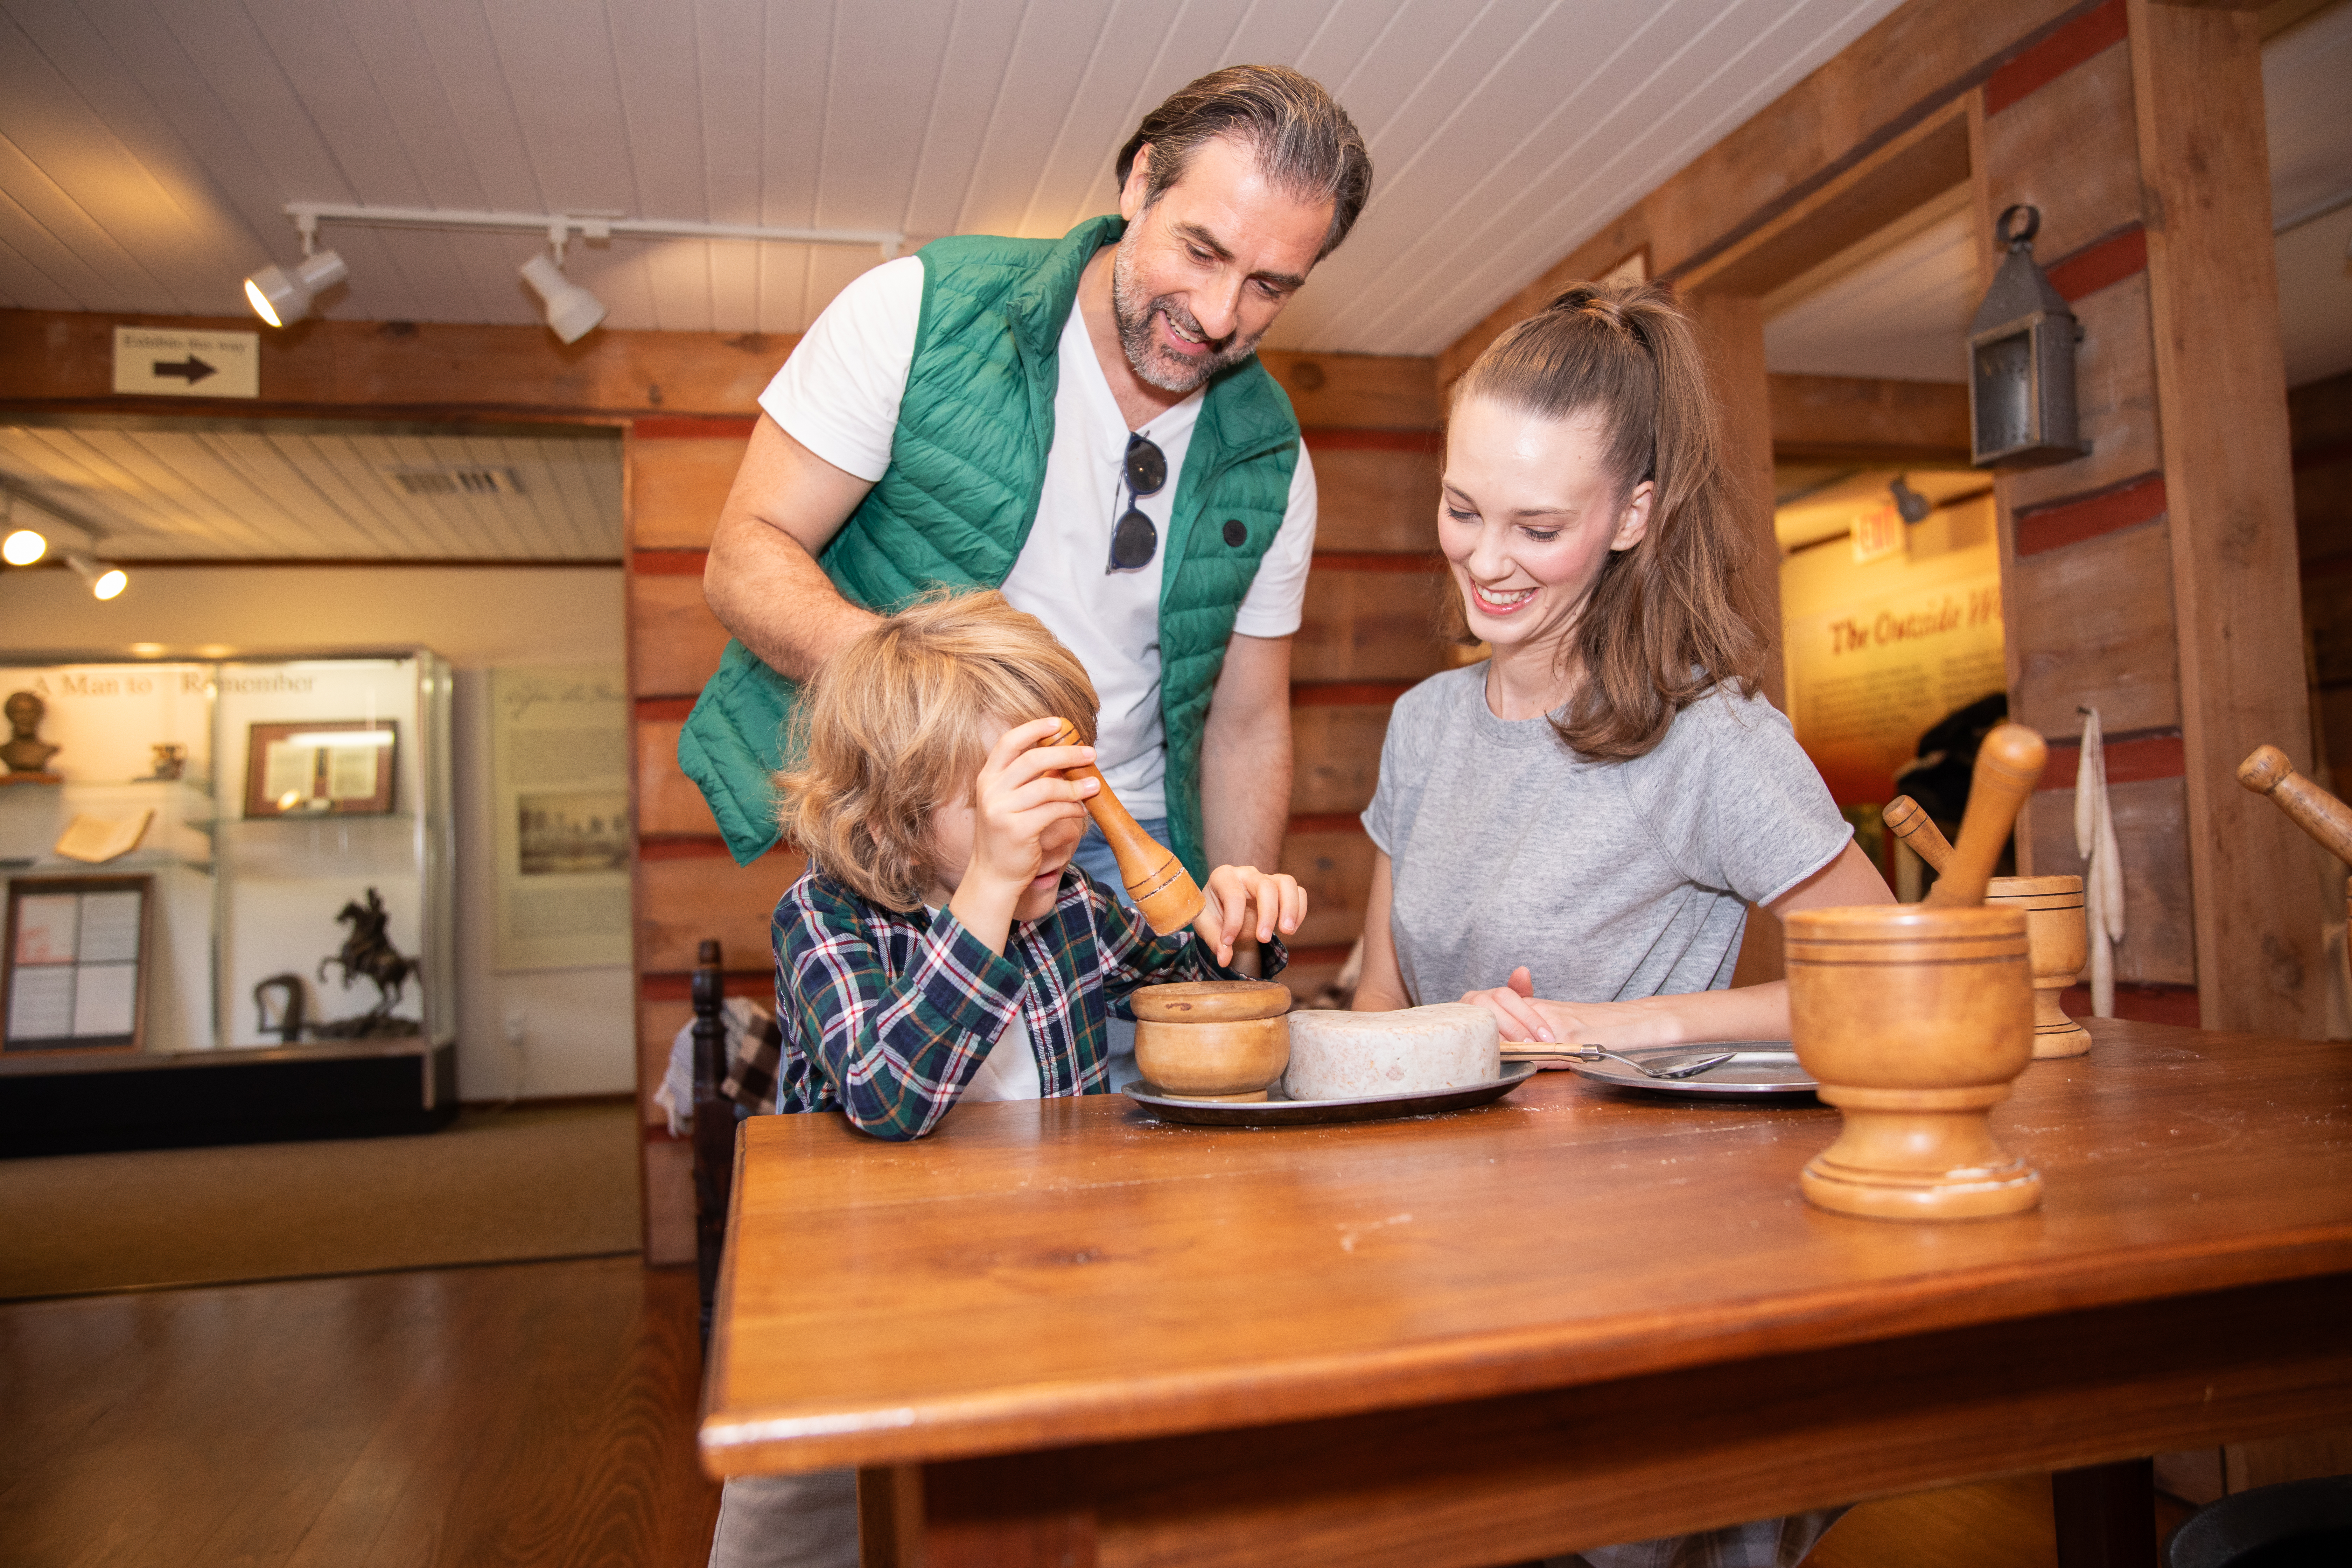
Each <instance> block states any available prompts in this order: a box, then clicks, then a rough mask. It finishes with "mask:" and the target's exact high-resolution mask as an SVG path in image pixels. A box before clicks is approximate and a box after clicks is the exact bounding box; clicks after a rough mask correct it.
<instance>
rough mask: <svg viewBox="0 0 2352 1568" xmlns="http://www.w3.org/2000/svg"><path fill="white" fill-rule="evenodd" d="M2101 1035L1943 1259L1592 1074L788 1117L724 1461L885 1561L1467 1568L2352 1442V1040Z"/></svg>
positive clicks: (749, 1260) (732, 1253) (1779, 1148)
mask: <svg viewBox="0 0 2352 1568" xmlns="http://www.w3.org/2000/svg"><path fill="white" fill-rule="evenodd" d="M2091 1027H2092V1031H2093V1036H2094V1038H2095V1047H2094V1048H2093V1050H2092V1052H2091V1054H2090V1055H2089V1056H2088V1057H2085V1058H2076V1059H2074V1060H2072V1061H2058V1062H2043V1063H2038V1064H2036V1065H2035V1066H2034V1067H2032V1068H2030V1069H2029V1070H2028V1071H2027V1072H2026V1074H2025V1076H2024V1077H2023V1078H2021V1079H2020V1080H2019V1082H2018V1085H2017V1091H2016V1094H2015V1097H2014V1098H2013V1099H2012V1100H2011V1101H2010V1102H2009V1103H2008V1104H2007V1105H2005V1106H2004V1107H2002V1108H2000V1110H1996V1111H1995V1112H1994V1117H1993V1124H1994V1127H1995V1128H1996V1130H1997V1131H1999V1132H2000V1135H2001V1136H2002V1138H2003V1139H2004V1140H2005V1141H2006V1142H2008V1143H2009V1146H2010V1147H2011V1149H2012V1150H2014V1151H2015V1152H2019V1153H2021V1154H2022V1155H2024V1156H2025V1157H2026V1158H2028V1159H2029V1160H2031V1161H2032V1163H2034V1164H2036V1165H2037V1166H2038V1167H2039V1168H2040V1169H2041V1171H2042V1174H2043V1177H2044V1179H2045V1181H2046V1184H2047V1194H2048V1195H2047V1198H2046V1199H2045V1201H2044V1203H2043V1205H2042V1208H2041V1209H2040V1210H2039V1211H2038V1212H2036V1213H2033V1214H2031V1215H2021V1216H2017V1217H2013V1218H2009V1219H2000V1220H1991V1221H1980V1222H1976V1223H1969V1224H1958V1225H1942V1226H1927V1225H1891V1224H1882V1223H1877V1222H1873V1221H1868V1220H1857V1219H1848V1218H1842V1217H1839V1216H1836V1215H1828V1214H1824V1213H1822V1212H1819V1211H1817V1210H1814V1209H1811V1208H1808V1207H1807V1206H1806V1205H1804V1204H1803V1202H1802V1201H1801V1200H1800V1199H1799V1197H1798V1195H1797V1172H1798V1168H1799V1167H1800V1166H1801V1164H1802V1163H1804V1161H1805V1160H1806V1159H1807V1158H1808V1157H1809V1156H1811V1154H1812V1153H1813V1152H1815V1151H1817V1150H1819V1149H1821V1148H1822V1146H1824V1145H1825V1144H1826V1143H1827V1142H1829V1140H1830V1138H1831V1136H1832V1130H1833V1125H1834V1122H1835V1120H1836V1113H1835V1112H1834V1111H1832V1110H1823V1109H1821V1108H1817V1107H1816V1108H1807V1109H1765V1108H1759V1107H1758V1106H1756V1105H1754V1104H1752V1103H1751V1104H1729V1103H1706V1102H1697V1101H1693V1100H1675V1099H1667V1098H1664V1097H1659V1096H1651V1095H1642V1094H1633V1093H1626V1092H1620V1091H1615V1090H1611V1089H1602V1088H1600V1087H1598V1086H1595V1085H1591V1084H1589V1083H1586V1082H1584V1081H1583V1080H1581V1079H1575V1078H1573V1077H1571V1076H1570V1075H1568V1074H1564V1073H1548V1074H1545V1075H1543V1076H1542V1077H1540V1078H1539V1079H1538V1080H1537V1081H1535V1082H1533V1083H1530V1084H1528V1085H1527V1086H1526V1087H1524V1088H1522V1089H1519V1090H1517V1092H1516V1093H1515V1094H1514V1095H1513V1096H1512V1097H1511V1099H1509V1100H1506V1101H1504V1102H1503V1103H1502V1104H1501V1105H1499V1106H1496V1107H1495V1108H1493V1109H1491V1110H1482V1111H1473V1112H1467V1113H1464V1114H1460V1115H1455V1116H1451V1117H1440V1118H1433V1119H1429V1120H1425V1121H1403V1122H1385V1123H1374V1124H1370V1125H1363V1126H1354V1127H1334V1128H1311V1129H1310V1128H1301V1129H1286V1130H1278V1131H1222V1130H1215V1131H1213V1130H1209V1129H1203V1128H1188V1127H1171V1126H1166V1125H1163V1124H1160V1123H1159V1122H1155V1121H1149V1120H1147V1119H1145V1118H1144V1117H1143V1116H1142V1115H1140V1114H1139V1112H1137V1111H1136V1110H1134V1109H1133V1108H1132V1107H1131V1106H1130V1105H1129V1103H1128V1102H1127V1101H1126V1100H1124V1099H1123V1098H1120V1097H1109V1098H1097V1099H1091V1100H1047V1101H1044V1102H1042V1103H1028V1104H1004V1105H977V1106H968V1107H963V1108H961V1109H959V1110H956V1111H955V1112H953V1113H952V1114H951V1115H950V1116H949V1117H948V1119H947V1121H946V1122H945V1124H944V1125H943V1127H942V1128H941V1130H940V1132H939V1133H938V1134H937V1135H936V1136H934V1137H933V1138H931V1139H929V1140H927V1141H926V1142H920V1143H916V1144H908V1145H892V1144H883V1143H877V1142H872V1141H870V1140H867V1139H865V1138H863V1137H861V1136H859V1135H858V1134H856V1133H854V1132H852V1131H849V1130H848V1129H847V1128H846V1126H845V1124H844V1123H843V1121H841V1120H840V1119H839V1118H837V1117H833V1116H791V1117H761V1118H756V1119H754V1120H753V1121H750V1122H748V1123H746V1124H745V1127H744V1130H743V1139H742V1142H741V1144H740V1150H739V1168H738V1175H737V1180H736V1186H735V1209H734V1214H733V1216H732V1221H731V1229H730V1238H729V1248H728V1263H727V1272H726V1276H725V1278H724V1279H723V1280H722V1283H721V1294H720V1299H719V1316H718V1325H717V1330H716V1333H715V1335H714V1338H713V1341H712V1346H711V1357H710V1363H709V1365H710V1373H709V1388H708V1391H707V1394H706V1407H705V1408H706V1414H705V1417H704V1421H703V1426H702V1447H703V1458H704V1463H705V1465H706V1467H707V1468H709V1469H710V1470H711V1471H712V1472H713V1473H728V1474H740V1473H747V1472H782V1471H795V1470H806V1469H814V1468H824V1467H830V1466H840V1465H855V1466H858V1467H861V1468H864V1470H865V1472H866V1473H865V1474H863V1475H862V1476H861V1500H862V1506H863V1507H864V1509H865V1510H866V1524H867V1533H866V1542H867V1554H868V1561H869V1562H873V1561H877V1559H878V1560H882V1561H903V1562H908V1563H913V1562H918V1561H919V1562H922V1563H927V1564H928V1568H955V1565H956V1564H963V1563H971V1564H978V1563H992V1564H1025V1563H1041V1564H1042V1563H1071V1564H1078V1565H1084V1564H1089V1563H1100V1564H1104V1565H1106V1568H1108V1565H1118V1568H1140V1565H1144V1564H1166V1565H1169V1568H1177V1565H1180V1564H1181V1565H1184V1568H1192V1565H1197V1564H1201V1563H1219V1564H1224V1565H1250V1564H1259V1563H1264V1564H1268V1565H1274V1564H1281V1565H1283V1568H1294V1565H1297V1564H1301V1563H1363V1564H1373V1563H1397V1564H1414V1565H1416V1568H1439V1565H1444V1564H1461V1565H1464V1568H1476V1565H1478V1564H1482V1563H1505V1562H1511V1561H1515V1560H1519V1559H1525V1558H1531V1557H1537V1556H1540V1555H1542V1554H1544V1553H1547V1552H1561V1551H1567V1550H1573V1549H1576V1548H1578V1547H1581V1546H1589V1545H1599V1544H1603V1543H1606V1542H1616V1541H1626V1540H1634V1539H1640V1538H1643V1537H1647V1536H1652V1535H1658V1534H1663V1533H1666V1532H1669V1531H1680V1530H1694V1529H1701V1528H1707V1527H1712V1526H1716V1525H1721V1524H1727V1523H1730V1522H1733V1521H1739V1520H1745V1519H1753V1518H1760V1517H1764V1516H1767V1515H1771V1514H1777V1513H1785V1512H1789V1511H1791V1510H1799V1509H1805V1508H1814V1507H1822V1506H1827V1505H1831V1504H1836V1503H1843V1502H1850V1501H1854V1500H1860V1499H1864V1498H1869V1497H1874V1496H1885V1495H1888V1494H1892V1493H1896V1492H1902V1491H1909V1490H1915V1489H1921V1488H1926V1487H1932V1486H1939V1485H1949V1484H1956V1483H1958V1482H1962V1481H1966V1480H1969V1479H1977V1478H1979V1477H1982V1476H1987V1475H1992V1474H1999V1473H2004V1472H2010V1471H2016V1470H2023V1469H2040V1468H2071V1467H2082V1466H2090V1465H2096V1464H2103V1463H2106V1462H2109V1461H2114V1460H2118V1459H2125V1458H2132V1457H2135V1456H2139V1455H2146V1454H2148V1453H2152V1452H2160V1451H2165V1450H2169V1449H2175V1448H2184V1447H2194V1446H2199V1445H2205V1444H2215V1443H2221V1442H2225V1441H2233V1440H2238V1439H2242V1438H2249V1437H2256V1436H2273V1435H2279V1434H2284V1433H2288V1432H2292V1431H2296V1430H2307V1429H2310V1428H2313V1427H2317V1426H2326V1425H2328V1424H2331V1423H2336V1422H2341V1421H2345V1420H2347V1419H2352V1331H2347V1325H2352V1047H2347V1046H2342V1045H2322V1044H2313V1043H2308V1042H2302V1041H2288V1040H2272V1039H2263V1038H2259V1037H2252V1036H2237V1035H2220V1034H2208V1033H2204V1032H2201V1031H2198V1030H2190V1029H2177V1028H2170V1027H2167V1026H2160V1025H2148V1024H2130V1023H2122V1022H2097V1021H2095V1022H2094V1023H2093V1024H2092V1026H2091Z"/></svg>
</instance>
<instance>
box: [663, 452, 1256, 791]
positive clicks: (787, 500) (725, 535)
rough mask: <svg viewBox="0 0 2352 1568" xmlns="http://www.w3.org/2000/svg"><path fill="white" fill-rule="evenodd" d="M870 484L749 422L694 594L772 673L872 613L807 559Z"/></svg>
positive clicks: (841, 637)
mask: <svg viewBox="0 0 2352 1568" xmlns="http://www.w3.org/2000/svg"><path fill="white" fill-rule="evenodd" d="M873 488H874V486H873V483H872V482H871V481H870V480H866V479H859V478H858V477H857V476H856V474H852V473H849V472H846V471H845V470H844V469H841V468H835V467H834V466H833V465H832V464H831V463H828V462H826V461H825V460H824V458H820V457H818V456H817V455H816V454H815V453H814V452H812V451H810V450H809V449H808V448H807V447H803V446H802V445H801V444H800V443H799V442H798V441H795V440H793V437H792V436H791V435H790V434H789V433H787V432H786V431H785V429H784V427H783V426H781V425H779V424H777V423H776V422H775V421H774V420H773V419H772V418H770V417H769V416H767V415H765V414H762V415H761V416H760V423H759V424H758V425H757V426H754V427H753V428H752V431H751V450H749V451H747V452H745V453H744V454H743V466H742V467H741V468H738V469H737V470H736V471H735V487H734V489H730V490H729V491H728V492H727V504H726V505H725V506H723V507H721V508H720V509H719V527H718V529H717V531H715V532H713V533H712V535H711V539H710V555H709V560H708V561H707V562H706V563H705V564H704V566H703V569H702V596H703V599H704V600H705V602H707V603H708V604H709V605H710V613H711V614H712V615H714V616H718V617H719V625H720V626H725V627H726V628H727V629H728V630H729V631H730V632H732V633H734V634H735V636H736V637H739V638H740V639H741V640H742V643H743V646H744V647H748V648H750V649H751V651H752V652H753V653H755V654H757V655H759V657H760V659H761V662H762V663H764V664H765V665H767V667H768V668H771V669H772V670H774V671H775V672H776V673H777V674H779V675H782V676H784V677H786V678H788V679H793V680H805V679H808V678H809V676H810V675H812V674H813V673H814V671H815V669H816V667H817V666H818V665H820V664H823V663H824V661H825V659H826V658H829V657H831V656H832V654H833V653H834V652H835V650H836V649H838V648H839V647H841V646H842V645H843V644H844V643H846V642H848V641H849V640H850V639H851V638H852V637H856V636H857V635H858V633H860V632H862V631H864V630H865V629H866V627H867V626H872V625H873V624H874V622H875V620H876V619H877V617H876V616H873V615H872V614H870V613H869V612H867V611H865V610H861V609H859V608H858V607H857V606H856V605H852V604H851V603H850V602H849V601H848V600H846V599H845V598H843V597H842V596H841V594H840V591H839V590H837V589H836V588H835V587H834V585H833V584H832V582H831V580H829V579H828V578H827V577H826V576H825V574H824V569H823V568H822V567H820V566H819V565H817V563H816V557H817V554H818V552H820V551H822V550H824V547H825V545H826V544H827V543H829V542H831V541H832V539H833V536H834V535H835V534H836V533H838V532H840V531H841V525H842V524H843V523H845V522H847V521H849V514H850V513H851V512H853V511H856V510H857V506H858V503H859V502H860V501H862V500H865V499H866V491H868V490H870V489H873ZM1210 717H1211V720H1212V721H1214V718H1215V712H1214V710H1213V709H1212V710H1211V715H1210ZM1287 755H1288V753H1287V751H1286V752H1285V758H1286V765H1287ZM1286 776H1287V775H1286Z"/></svg>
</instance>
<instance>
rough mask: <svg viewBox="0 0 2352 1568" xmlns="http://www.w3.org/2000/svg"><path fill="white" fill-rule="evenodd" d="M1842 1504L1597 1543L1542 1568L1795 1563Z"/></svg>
mask: <svg viewBox="0 0 2352 1568" xmlns="http://www.w3.org/2000/svg"><path fill="white" fill-rule="evenodd" d="M1844 1513H1845V1510H1843V1509H1842V1508H1825V1509H1820V1510H1816V1511H1814V1512H1812V1513H1792V1514H1790V1515H1789V1516H1788V1517H1787V1518H1786V1519H1759V1520H1753V1521H1749V1522H1748V1523H1746V1524H1733V1525H1727V1526H1725V1527H1724V1528H1723V1529H1721V1530H1708V1531H1700V1532H1699V1533H1698V1534H1696V1535H1666V1536H1661V1537H1659V1538H1658V1539H1657V1540H1655V1541H1629V1542H1625V1543H1624V1544H1623V1545H1622V1546H1595V1547H1593V1548H1591V1550H1590V1551H1586V1552H1576V1553H1573V1554H1571V1555H1570V1556H1567V1557H1548V1558H1546V1559H1545V1560H1544V1568H1797V1564H1798V1563H1802V1562H1803V1561H1804V1560H1805V1554H1806V1553H1807V1552H1811V1550H1812V1549H1813V1543H1814V1542H1817V1541H1819V1540H1821V1538H1822V1532H1823V1531H1826V1530H1828V1529H1829V1527H1830V1526H1831V1525H1832V1524H1835V1523H1836V1522H1837V1521H1839V1519H1841V1518H1842V1517H1843V1516H1844Z"/></svg>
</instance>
